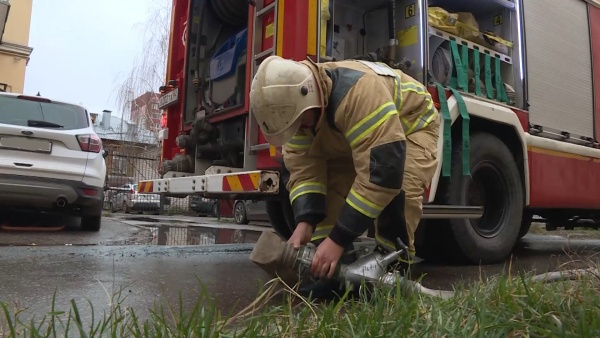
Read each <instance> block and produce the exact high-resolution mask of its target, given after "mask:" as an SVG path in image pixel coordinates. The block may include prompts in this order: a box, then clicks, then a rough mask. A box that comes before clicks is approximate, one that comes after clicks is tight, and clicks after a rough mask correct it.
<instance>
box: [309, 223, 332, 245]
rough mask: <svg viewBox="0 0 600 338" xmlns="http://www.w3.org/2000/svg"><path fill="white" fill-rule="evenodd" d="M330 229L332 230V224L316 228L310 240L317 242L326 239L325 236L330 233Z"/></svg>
mask: <svg viewBox="0 0 600 338" xmlns="http://www.w3.org/2000/svg"><path fill="white" fill-rule="evenodd" d="M331 229H333V224H331V225H319V226H317V227H316V228H315V232H313V235H312V237H311V239H310V240H311V241H317V240H319V239H323V238H327V236H329V233H330V232H331Z"/></svg>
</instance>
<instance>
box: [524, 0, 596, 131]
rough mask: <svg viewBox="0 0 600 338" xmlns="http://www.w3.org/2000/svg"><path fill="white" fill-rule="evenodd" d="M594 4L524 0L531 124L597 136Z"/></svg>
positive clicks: (557, 0)
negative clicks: (590, 10) (590, 12)
mask: <svg viewBox="0 0 600 338" xmlns="http://www.w3.org/2000/svg"><path fill="white" fill-rule="evenodd" d="M589 6H591V5H589V4H588V3H587V2H585V1H583V0H545V1H534V0H524V1H523V7H524V11H523V13H524V22H525V25H524V31H525V39H526V42H527V69H526V72H527V82H528V85H527V86H528V103H529V105H530V107H529V115H530V123H531V124H532V125H534V126H539V127H540V128H537V129H542V128H543V130H544V131H551V132H554V133H556V134H558V136H559V137H561V139H562V137H565V138H566V136H568V135H569V134H570V136H571V138H572V139H577V138H579V137H581V136H582V137H589V138H593V137H594V127H593V126H594V115H593V114H594V113H593V112H594V108H593V104H594V96H593V84H592V58H591V57H590V55H591V54H590V53H591V50H590V48H591V47H590V43H591V41H590V26H589V23H590V20H589V17H588V7H589ZM550 22H551V23H552V24H549V23H550ZM563 133H564V134H563ZM561 134H563V135H562V136H561Z"/></svg>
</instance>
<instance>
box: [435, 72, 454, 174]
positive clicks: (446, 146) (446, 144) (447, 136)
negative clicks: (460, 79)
mask: <svg viewBox="0 0 600 338" xmlns="http://www.w3.org/2000/svg"><path fill="white" fill-rule="evenodd" d="M435 86H436V87H437V91H438V97H439V100H440V107H441V109H442V117H443V118H444V135H443V143H442V144H443V158H442V176H444V177H450V169H451V168H450V164H451V163H450V162H451V161H452V118H451V117H450V110H448V101H447V100H446V90H445V89H444V87H443V86H442V85H441V84H439V83H436V84H435Z"/></svg>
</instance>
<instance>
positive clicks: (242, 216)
mask: <svg viewBox="0 0 600 338" xmlns="http://www.w3.org/2000/svg"><path fill="white" fill-rule="evenodd" d="M233 217H234V218H235V222H236V223H237V224H248V223H250V222H249V221H248V217H247V215H246V207H245V206H244V202H237V203H236V204H235V207H234V208H233Z"/></svg>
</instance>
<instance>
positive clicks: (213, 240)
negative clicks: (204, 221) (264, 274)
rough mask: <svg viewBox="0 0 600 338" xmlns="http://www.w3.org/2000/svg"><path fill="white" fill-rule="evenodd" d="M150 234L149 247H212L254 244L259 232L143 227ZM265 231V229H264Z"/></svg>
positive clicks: (162, 226) (182, 226)
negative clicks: (215, 245) (148, 230)
mask: <svg viewBox="0 0 600 338" xmlns="http://www.w3.org/2000/svg"><path fill="white" fill-rule="evenodd" d="M144 226H145V227H147V228H148V229H150V231H151V232H152V242H151V243H149V244H150V245H213V244H233V243H256V242H257V241H258V238H259V237H260V235H261V234H262V231H259V230H248V229H227V228H209V227H202V226H185V225H181V226H174V225H167V224H157V225H156V226H155V225H153V224H152V225H144ZM265 230H267V229H265Z"/></svg>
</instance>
